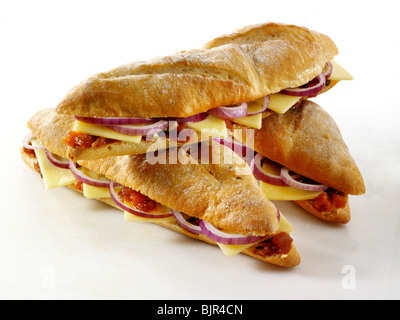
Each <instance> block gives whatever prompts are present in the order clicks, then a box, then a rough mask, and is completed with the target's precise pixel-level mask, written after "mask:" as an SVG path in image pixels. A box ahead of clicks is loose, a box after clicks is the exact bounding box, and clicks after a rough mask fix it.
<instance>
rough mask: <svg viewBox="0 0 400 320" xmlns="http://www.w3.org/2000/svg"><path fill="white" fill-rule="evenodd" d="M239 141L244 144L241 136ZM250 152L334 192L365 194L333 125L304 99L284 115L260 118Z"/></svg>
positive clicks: (360, 179) (321, 110) (362, 182)
mask: <svg viewBox="0 0 400 320" xmlns="http://www.w3.org/2000/svg"><path fill="white" fill-rule="evenodd" d="M232 126H233V128H240V127H241V126H240V125H236V124H233V125H232ZM243 132H244V130H243ZM238 138H241V137H240V136H238ZM242 139H243V141H246V140H245V139H246V136H245V134H243V137H242ZM254 149H255V151H257V152H258V153H261V154H262V155H264V156H265V157H267V158H269V159H271V160H272V161H275V162H278V163H280V164H282V165H284V166H286V167H288V168H289V169H290V170H292V171H294V172H296V173H299V174H301V175H304V176H306V177H308V178H311V179H313V180H315V181H318V182H320V183H323V184H326V185H328V186H329V187H332V188H334V189H336V190H338V191H341V192H344V193H347V194H353V195H360V194H363V193H365V185H364V181H363V177H362V175H361V173H360V170H359V169H358V167H357V165H356V163H355V161H354V159H353V158H352V156H351V154H350V151H349V149H348V147H347V145H346V144H345V142H344V140H343V138H342V135H341V133H340V130H339V128H338V126H337V124H336V122H335V121H334V119H333V118H332V117H331V116H330V115H329V114H328V113H327V112H326V111H325V110H324V109H322V108H321V107H320V106H319V105H317V104H316V103H314V102H312V101H309V100H305V101H303V102H302V103H301V105H300V106H298V107H296V108H292V109H289V110H288V111H287V112H286V113H284V114H279V113H275V114H273V115H270V116H269V117H266V118H264V119H263V122H262V128H261V129H259V130H255V133H254Z"/></svg>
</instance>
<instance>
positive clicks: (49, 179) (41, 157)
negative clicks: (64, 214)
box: [32, 139, 75, 189]
mask: <svg viewBox="0 0 400 320" xmlns="http://www.w3.org/2000/svg"><path fill="white" fill-rule="evenodd" d="M32 145H33V146H41V143H40V142H39V141H37V140H35V139H34V140H32ZM35 154H36V158H37V160H38V162H39V166H40V171H41V173H42V176H43V181H44V185H45V187H46V189H54V188H58V187H65V186H67V185H70V184H73V183H74V182H75V177H74V175H73V174H72V171H71V170H70V169H62V168H59V167H57V166H55V165H53V164H52V163H51V162H50V161H49V159H48V158H47V156H46V152H45V151H44V150H40V149H39V150H35Z"/></svg>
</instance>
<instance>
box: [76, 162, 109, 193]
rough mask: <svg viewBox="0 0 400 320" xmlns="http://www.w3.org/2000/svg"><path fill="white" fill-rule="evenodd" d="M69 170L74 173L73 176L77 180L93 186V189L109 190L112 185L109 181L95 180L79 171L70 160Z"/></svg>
mask: <svg viewBox="0 0 400 320" xmlns="http://www.w3.org/2000/svg"><path fill="white" fill-rule="evenodd" d="M68 163H69V168H70V169H71V171H72V174H73V175H74V176H75V178H77V179H78V180H79V181H81V182H83V183H86V184H88V185H91V186H93V187H100V188H108V187H109V185H110V182H109V181H103V180H99V179H94V178H91V177H88V176H87V175H85V174H84V173H83V172H82V171H80V170H78V168H77V167H76V165H75V163H74V162H73V161H71V160H69V162H68Z"/></svg>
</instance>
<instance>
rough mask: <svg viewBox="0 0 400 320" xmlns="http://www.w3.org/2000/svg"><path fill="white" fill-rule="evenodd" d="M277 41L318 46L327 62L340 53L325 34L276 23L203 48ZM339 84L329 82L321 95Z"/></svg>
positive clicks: (245, 29) (252, 27)
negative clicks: (300, 42) (302, 42)
mask: <svg viewBox="0 0 400 320" xmlns="http://www.w3.org/2000/svg"><path fill="white" fill-rule="evenodd" d="M276 40H290V41H304V42H309V43H313V44H316V45H318V46H319V49H320V52H321V55H322V56H323V57H324V60H325V62H327V61H330V60H332V59H333V58H334V57H335V56H336V55H337V54H338V53H339V50H338V48H337V47H336V45H335V43H334V42H333V41H332V39H331V38H329V37H328V36H327V35H325V34H322V33H319V32H316V31H313V30H310V29H308V28H305V27H301V26H295V25H290V24H283V23H274V22H268V23H260V24H254V25H250V26H246V27H242V28H240V29H237V30H235V31H233V32H232V33H229V34H225V35H222V36H219V37H217V38H215V39H213V40H211V41H209V42H207V43H206V44H205V45H204V46H203V48H204V49H211V48H216V47H219V46H223V45H227V44H231V43H235V44H240V45H243V44H252V43H259V42H266V41H276ZM338 82H339V81H337V80H335V81H329V82H328V83H327V84H326V85H325V87H324V88H323V89H322V91H321V92H319V94H322V93H324V92H326V91H328V90H330V89H332V88H333V87H334V86H335V85H336V84H337V83H338Z"/></svg>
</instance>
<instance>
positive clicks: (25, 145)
mask: <svg viewBox="0 0 400 320" xmlns="http://www.w3.org/2000/svg"><path fill="white" fill-rule="evenodd" d="M33 138H34V135H33V133H30V134H28V135H27V136H26V137H25V139H24V141H22V145H23V147H24V148H25V149H30V150H46V148H45V147H43V146H32V145H30V144H29V143H30V142H31V141H32V139H33Z"/></svg>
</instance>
